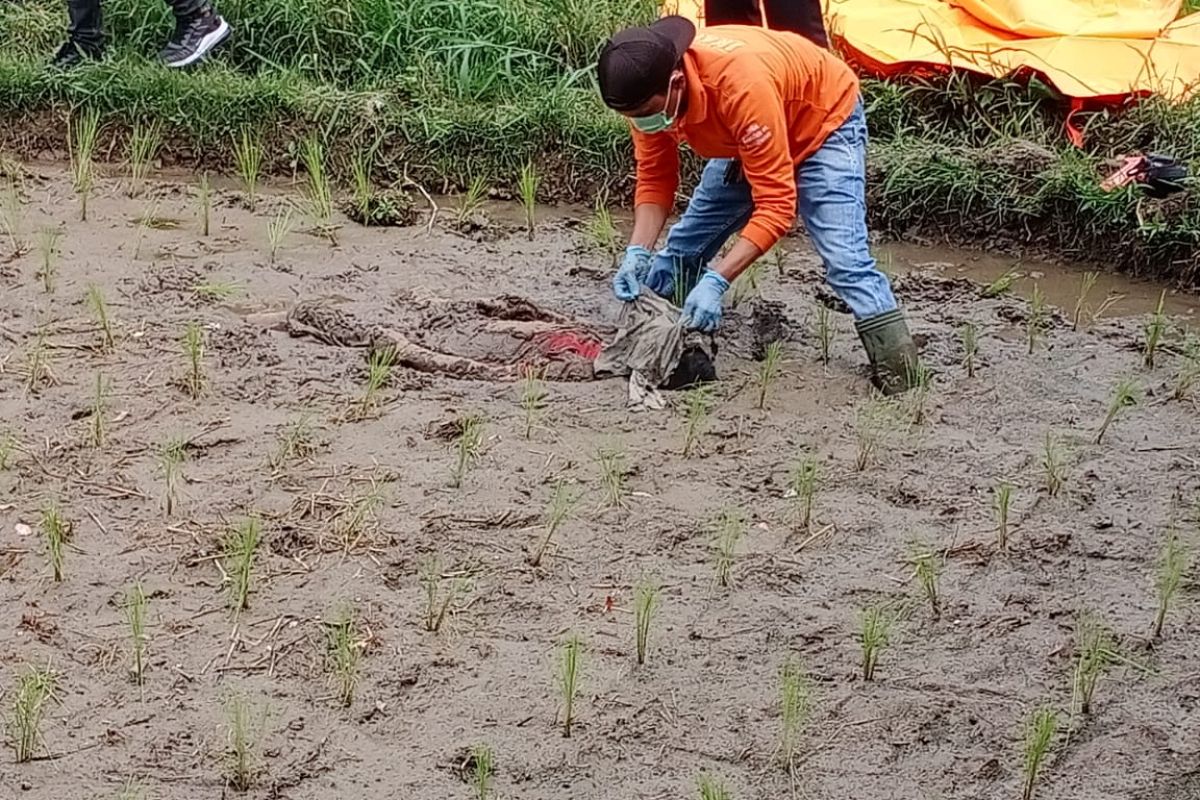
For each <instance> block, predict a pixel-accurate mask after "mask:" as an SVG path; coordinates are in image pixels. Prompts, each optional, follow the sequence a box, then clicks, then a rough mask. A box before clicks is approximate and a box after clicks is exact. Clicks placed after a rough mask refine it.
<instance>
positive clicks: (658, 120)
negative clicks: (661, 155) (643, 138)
mask: <svg viewBox="0 0 1200 800" xmlns="http://www.w3.org/2000/svg"><path fill="white" fill-rule="evenodd" d="M670 107H671V87H669V86H668V87H667V101H666V102H665V103H663V110H662V111H659V112H658V113H657V114H651V115H650V116H647V117H631V118H630V121H631V122H632V123H633V127H635V128H637V129H638V130H639V131H641V132H642V133H662V132H663V131H665V130H667V129H668V128H670V127H671V126H672V125H674V124H675V115H676V114H678V113H679V106H676V107H675V114H668V113H667V109H668V108H670Z"/></svg>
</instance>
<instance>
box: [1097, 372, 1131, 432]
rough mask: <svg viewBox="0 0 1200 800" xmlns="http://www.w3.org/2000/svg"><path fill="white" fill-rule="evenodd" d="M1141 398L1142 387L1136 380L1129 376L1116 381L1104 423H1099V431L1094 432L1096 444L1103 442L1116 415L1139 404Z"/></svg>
mask: <svg viewBox="0 0 1200 800" xmlns="http://www.w3.org/2000/svg"><path fill="white" fill-rule="evenodd" d="M1141 398H1142V387H1141V385H1140V384H1139V383H1138V381H1137V378H1134V377H1132V376H1131V377H1126V378H1122V379H1121V380H1119V381H1117V385H1116V386H1114V387H1113V394H1112V399H1110V400H1109V401H1108V412H1107V413H1106V414H1105V415H1104V422H1102V423H1100V430H1099V431H1097V432H1096V444H1100V443H1101V442H1103V441H1104V434H1105V433H1107V432H1108V427H1109V426H1110V425H1112V423H1113V421H1114V420H1115V419H1116V418H1117V415H1118V414H1120V413H1121V412H1122V411H1124V410H1125V409H1126V408H1129V407H1130V406H1136V405H1137V404H1138V403H1139V402H1141Z"/></svg>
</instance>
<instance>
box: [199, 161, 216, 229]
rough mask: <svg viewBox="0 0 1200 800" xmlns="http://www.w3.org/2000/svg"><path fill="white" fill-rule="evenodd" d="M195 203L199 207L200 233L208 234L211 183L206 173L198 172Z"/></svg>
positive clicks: (210, 217)
mask: <svg viewBox="0 0 1200 800" xmlns="http://www.w3.org/2000/svg"><path fill="white" fill-rule="evenodd" d="M196 203H197V205H199V207H200V235H201V236H208V234H209V230H210V228H211V227H212V224H211V223H212V184H211V183H210V182H209V180H208V173H207V172H202V173H200V183H199V185H198V187H197V189H196Z"/></svg>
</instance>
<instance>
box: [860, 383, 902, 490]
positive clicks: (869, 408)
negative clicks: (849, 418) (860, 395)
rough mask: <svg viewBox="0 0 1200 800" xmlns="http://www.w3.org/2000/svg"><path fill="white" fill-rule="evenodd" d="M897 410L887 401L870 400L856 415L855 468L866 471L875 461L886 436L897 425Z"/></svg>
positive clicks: (879, 399) (881, 399)
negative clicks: (895, 414)
mask: <svg viewBox="0 0 1200 800" xmlns="http://www.w3.org/2000/svg"><path fill="white" fill-rule="evenodd" d="M894 411H895V408H894V406H893V405H892V404H891V403H890V402H888V401H887V400H886V399H883V398H878V399H873V400H870V401H868V402H866V403H864V404H863V405H861V406H859V407H858V409H857V410H856V411H855V414H854V442H855V454H854V468H855V469H856V470H858V471H859V472H862V471H864V470H865V469H866V468H867V467H868V466H870V465H871V463H872V462H873V461H874V460H875V456H876V454H877V453H878V452H879V447H880V445H881V444H882V443H883V440H884V436H885V435H886V433H887V431H888V430H889V428H890V427H892V426H894V425H895V424H896V420H895V417H894V413H893V412H894Z"/></svg>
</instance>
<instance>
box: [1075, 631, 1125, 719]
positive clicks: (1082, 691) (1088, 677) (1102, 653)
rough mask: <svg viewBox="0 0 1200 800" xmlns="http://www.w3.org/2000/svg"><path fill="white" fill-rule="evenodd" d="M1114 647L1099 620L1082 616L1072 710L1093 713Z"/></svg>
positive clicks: (1076, 632)
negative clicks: (1094, 700) (1101, 680)
mask: <svg viewBox="0 0 1200 800" xmlns="http://www.w3.org/2000/svg"><path fill="white" fill-rule="evenodd" d="M1114 655H1115V644H1114V642H1113V638H1112V634H1111V633H1110V632H1109V630H1108V629H1107V628H1106V627H1104V625H1102V624H1101V623H1100V622H1099V621H1098V620H1096V619H1094V618H1093V617H1091V616H1089V615H1086V614H1085V615H1082V616H1080V618H1079V620H1078V622H1077V623H1076V625H1075V671H1074V676H1073V678H1072V695H1073V702H1072V708H1073V709H1074V708H1075V707H1078V708H1079V710H1080V711H1081V712H1082V713H1083V714H1085V715H1086V714H1091V713H1092V698H1093V696H1095V694H1096V686H1097V685H1098V684H1099V683H1100V678H1101V677H1102V676H1103V675H1104V673H1105V671H1107V669H1108V667H1109V666H1110V665H1111V664H1112V662H1113V660H1114Z"/></svg>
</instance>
